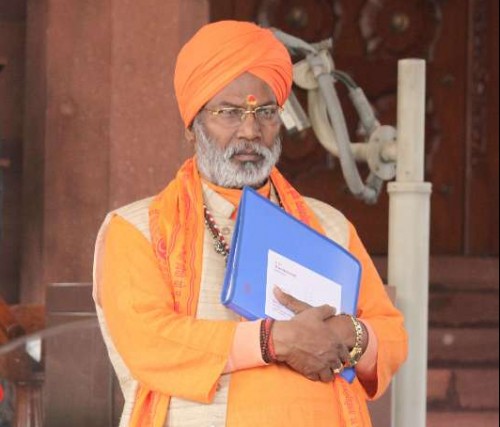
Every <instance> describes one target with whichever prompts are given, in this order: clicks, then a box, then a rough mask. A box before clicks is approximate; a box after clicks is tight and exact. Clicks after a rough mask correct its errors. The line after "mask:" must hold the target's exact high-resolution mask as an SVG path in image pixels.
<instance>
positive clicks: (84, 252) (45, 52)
mask: <svg viewBox="0 0 500 427" xmlns="http://www.w3.org/2000/svg"><path fill="white" fill-rule="evenodd" d="M207 20H208V2H207V1H206V0H144V1H141V2H136V1H132V0H88V1H85V2H81V1H79V0H67V1H64V2H60V1H56V0H43V1H42V0H36V1H35V0H29V1H28V46H27V50H28V58H27V61H28V67H27V80H28V82H27V87H28V90H27V99H26V109H27V114H26V117H27V119H26V124H25V128H26V131H27V132H26V148H27V150H26V158H25V178H26V180H27V185H26V187H27V189H26V192H25V206H26V212H27V213H26V217H25V222H26V224H25V225H26V227H25V230H26V233H25V236H24V245H25V248H24V249H25V250H24V253H25V258H24V260H23V264H24V265H23V282H22V289H21V299H22V301H24V302H28V301H29V302H34V301H37V302H40V301H43V298H44V288H45V286H46V285H47V284H48V283H55V282H80V281H90V280H91V271H92V253H93V245H94V239H95V236H96V232H97V229H98V227H99V224H100V222H101V221H102V219H103V217H104V215H105V213H106V212H107V211H108V210H110V209H112V208H115V207H118V206H120V205H123V204H125V203H128V202H131V201H133V200H135V199H138V198H141V197H146V196H149V195H152V194H154V193H156V192H158V191H159V190H160V189H162V188H163V187H164V186H165V185H166V184H167V182H168V181H169V180H170V179H171V178H172V176H173V175H174V173H175V171H176V169H177V168H178V167H179V165H180V164H181V163H182V162H183V161H184V159H185V158H186V157H188V156H189V155H190V153H191V152H192V150H191V147H189V146H187V144H186V143H185V142H184V140H183V128H182V123H181V120H180V117H179V113H178V111H177V106H176V102H175V96H174V92H173V84H172V80H173V70H174V63H175V58H176V55H177V52H178V51H179V49H180V47H181V45H182V44H183V43H184V41H185V40H186V39H187V38H188V37H189V36H191V35H192V34H193V33H194V32H195V31H196V30H197V29H198V28H199V27H200V26H201V25H203V24H204V23H205V22H207ZM25 182H26V181H25ZM28 183H29V184H28Z"/></svg>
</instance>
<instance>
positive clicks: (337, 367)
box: [331, 360, 345, 375]
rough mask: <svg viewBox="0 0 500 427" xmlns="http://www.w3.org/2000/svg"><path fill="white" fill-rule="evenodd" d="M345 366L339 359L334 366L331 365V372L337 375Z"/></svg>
mask: <svg viewBox="0 0 500 427" xmlns="http://www.w3.org/2000/svg"><path fill="white" fill-rule="evenodd" d="M344 369H345V366H344V364H343V363H342V362H341V361H340V360H339V361H338V363H337V364H336V365H335V366H332V368H331V370H332V372H333V374H335V375H339V374H341V373H342V372H344Z"/></svg>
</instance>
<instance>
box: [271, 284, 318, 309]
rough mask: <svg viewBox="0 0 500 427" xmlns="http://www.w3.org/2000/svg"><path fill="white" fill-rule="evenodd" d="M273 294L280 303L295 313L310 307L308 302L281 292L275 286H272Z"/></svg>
mask: <svg viewBox="0 0 500 427" xmlns="http://www.w3.org/2000/svg"><path fill="white" fill-rule="evenodd" d="M274 296H275V297H276V299H277V300H278V302H279V303H280V304H281V305H283V306H284V307H286V308H288V309H289V310H290V311H293V312H294V313H295V314H299V313H302V312H303V311H304V310H307V309H308V308H311V306H310V305H309V304H307V303H305V302H302V301H300V300H298V299H297V298H295V297H293V296H291V295H290V294H287V293H285V292H283V291H282V290H281V289H280V288H278V287H277V286H276V287H275V288H274Z"/></svg>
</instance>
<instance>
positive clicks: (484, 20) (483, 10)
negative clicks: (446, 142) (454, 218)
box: [467, 0, 491, 168]
mask: <svg viewBox="0 0 500 427" xmlns="http://www.w3.org/2000/svg"><path fill="white" fill-rule="evenodd" d="M469 13H470V15H469V16H470V18H469V19H470V22H469V26H470V36H469V58H470V59H469V64H470V65H469V82H468V86H469V88H468V103H467V104H468V106H469V107H468V108H469V111H468V116H469V117H468V134H469V135H468V143H469V156H470V159H469V161H470V165H471V167H472V168H474V167H478V166H479V165H480V164H481V163H482V162H483V161H485V160H486V155H487V147H488V135H487V133H486V130H487V129H488V93H489V88H488V86H489V82H490V78H491V76H490V71H489V67H488V62H489V51H490V49H489V33H488V20H489V16H490V13H491V7H490V2H489V1H487V0H470V11H469Z"/></svg>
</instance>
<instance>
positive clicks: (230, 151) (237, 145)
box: [224, 141, 271, 160]
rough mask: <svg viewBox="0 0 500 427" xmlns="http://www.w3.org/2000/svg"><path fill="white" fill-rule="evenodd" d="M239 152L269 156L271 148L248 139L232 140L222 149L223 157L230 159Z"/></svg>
mask: <svg viewBox="0 0 500 427" xmlns="http://www.w3.org/2000/svg"><path fill="white" fill-rule="evenodd" d="M239 154H256V155H258V156H260V157H263V158H268V157H269V156H271V150H270V149H269V148H268V147H265V146H263V145H261V144H259V143H256V142H250V141H234V142H231V143H230V144H229V145H228V146H227V147H226V149H225V150H224V158H225V159H226V160H230V159H232V158H233V157H234V156H237V155H239Z"/></svg>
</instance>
